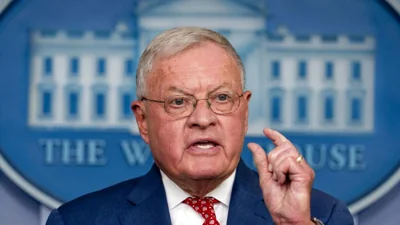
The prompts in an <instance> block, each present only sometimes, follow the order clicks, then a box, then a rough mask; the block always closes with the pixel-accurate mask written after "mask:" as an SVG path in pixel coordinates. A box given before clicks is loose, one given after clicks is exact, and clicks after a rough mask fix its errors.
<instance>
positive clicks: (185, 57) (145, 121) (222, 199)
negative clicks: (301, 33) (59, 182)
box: [47, 27, 353, 225]
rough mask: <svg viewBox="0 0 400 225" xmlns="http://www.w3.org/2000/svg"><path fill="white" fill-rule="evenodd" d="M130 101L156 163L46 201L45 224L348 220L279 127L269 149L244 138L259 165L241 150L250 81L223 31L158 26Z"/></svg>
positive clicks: (258, 224) (335, 224)
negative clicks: (54, 205) (49, 204)
mask: <svg viewBox="0 0 400 225" xmlns="http://www.w3.org/2000/svg"><path fill="white" fill-rule="evenodd" d="M136 94H137V99H138V100H137V101H134V102H133V103H132V110H133V112H134V114H135V117H136V121H137V124H138V127H139V132H140V135H141V137H142V138H143V140H144V141H145V142H146V143H147V144H148V145H149V146H150V149H151V152H152V154H153V157H154V161H155V164H154V166H153V167H152V169H151V170H150V171H149V172H148V173H147V174H146V175H144V176H142V177H138V178H135V179H132V180H128V181H125V182H122V183H120V184H116V185H114V186H112V187H109V188H106V189H104V190H100V191H98V192H94V193H91V194H88V195H85V196H82V197H80V198H78V199H75V200H73V201H71V202H68V203H66V204H64V205H63V206H61V207H60V208H58V209H55V210H53V212H52V213H51V215H50V217H49V219H48V221H47V225H56V224H57V225H61V224H66V225H90V224H97V225H103V224H104V225H106V224H123V225H128V224H131V225H138V224H143V225H144V224H146V225H149V224H154V225H155V224H171V225H183V224H186V225H187V224H193V225H201V224H203V225H209V224H220V225H224V224H229V225H232V224H238V225H239V224H240V225H242V224H251V225H267V224H299V225H300V224H301V225H311V224H327V225H348V224H353V219H352V216H351V214H350V213H349V211H348V209H347V207H346V206H345V205H344V204H343V203H342V202H340V201H338V200H336V199H334V198H333V197H331V196H328V195H327V194H324V193H322V192H320V191H317V190H315V189H312V182H313V179H314V172H313V170H312V169H311V168H310V166H309V165H308V164H307V162H305V160H303V158H302V156H301V155H300V154H299V152H298V151H297V150H296V148H295V147H294V146H293V145H292V144H291V143H290V141H289V140H287V139H286V138H285V137H284V136H283V135H281V134H280V133H279V132H277V131H274V130H271V129H265V130H264V134H265V136H266V137H267V138H269V139H271V140H272V141H273V142H274V144H275V145H276V148H275V149H274V150H272V151H271V152H270V153H269V154H268V155H266V153H265V151H264V150H263V149H262V148H261V147H260V146H259V145H257V144H255V143H250V144H249V145H248V148H249V149H250V150H251V151H252V152H253V156H254V161H255V163H256V166H257V169H258V173H256V172H254V171H252V170H250V169H249V168H248V167H247V166H246V165H245V164H244V163H243V162H242V161H241V159H240V155H241V151H242V148H243V143H244V137H245V134H246V131H247V127H248V104H249V101H250V97H251V92H250V91H245V90H244V68H243V63H242V61H241V59H240V57H239V56H238V54H237V53H236V51H235V50H234V48H233V47H232V46H231V44H230V43H229V42H228V40H226V38H224V37H223V36H222V35H220V34H218V33H216V32H214V31H211V30H208V29H204V28H195V27H183V28H175V29H171V30H167V31H165V32H163V33H161V34H160V35H158V36H157V37H156V38H155V39H154V40H153V41H152V42H151V43H150V44H149V46H148V47H147V48H146V50H145V51H144V53H143V55H142V57H141V59H140V62H139V67H138V70H137V93H136Z"/></svg>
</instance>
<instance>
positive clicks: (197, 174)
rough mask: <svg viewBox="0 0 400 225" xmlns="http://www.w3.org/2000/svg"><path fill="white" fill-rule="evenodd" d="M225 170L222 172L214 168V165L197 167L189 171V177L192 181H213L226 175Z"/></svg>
mask: <svg viewBox="0 0 400 225" xmlns="http://www.w3.org/2000/svg"><path fill="white" fill-rule="evenodd" d="M226 173H227V171H226V170H222V169H221V168H216V167H215V165H210V166H202V167H197V168H195V169H194V170H192V171H190V173H189V176H190V177H191V178H192V179H196V180H203V179H207V180H209V179H214V178H217V177H221V176H223V175H224V174H226Z"/></svg>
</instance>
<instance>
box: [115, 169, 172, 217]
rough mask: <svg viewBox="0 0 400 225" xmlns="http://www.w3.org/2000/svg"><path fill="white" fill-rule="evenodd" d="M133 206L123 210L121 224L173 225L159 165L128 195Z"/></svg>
mask: <svg viewBox="0 0 400 225" xmlns="http://www.w3.org/2000/svg"><path fill="white" fill-rule="evenodd" d="M127 200H128V201H129V202H130V204H131V206H130V207H128V208H127V209H126V210H124V211H123V212H121V214H120V216H119V220H120V223H121V225H141V224H148V225H171V219H170V216H169V210H168V204H167V200H166V196H165V190H164V186H163V184H162V180H161V175H160V171H159V169H158V167H157V166H155V165H154V166H153V167H152V168H151V170H150V171H149V172H148V173H147V174H146V175H145V176H143V178H142V179H141V180H140V181H139V183H138V184H137V186H136V187H134V189H133V190H132V192H131V193H130V194H129V195H128V198H127Z"/></svg>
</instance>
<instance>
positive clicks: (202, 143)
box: [192, 141, 217, 149]
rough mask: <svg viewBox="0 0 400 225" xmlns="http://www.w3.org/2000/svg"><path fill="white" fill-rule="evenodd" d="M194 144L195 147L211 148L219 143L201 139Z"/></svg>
mask: <svg viewBox="0 0 400 225" xmlns="http://www.w3.org/2000/svg"><path fill="white" fill-rule="evenodd" d="M192 146H193V147H195V148H200V149H210V148H214V147H215V146H217V144H216V143H215V142H212V141H199V142H195V143H194V144H193V145H192Z"/></svg>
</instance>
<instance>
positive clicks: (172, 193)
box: [160, 170, 236, 225]
mask: <svg viewBox="0 0 400 225" xmlns="http://www.w3.org/2000/svg"><path fill="white" fill-rule="evenodd" d="M160 172H161V177H162V181H163V184H164V188H165V194H166V196H167V203H168V209H169V214H170V216H171V224H172V225H188V224H191V225H202V224H203V223H204V218H203V217H202V216H201V215H200V214H199V213H198V212H196V211H195V210H194V209H193V208H192V207H190V206H189V205H187V204H185V203H182V201H183V200H185V199H186V198H187V197H191V195H189V194H188V193H186V192H185V191H184V190H182V189H181V188H180V187H179V186H178V185H176V184H175V183H174V182H173V181H172V180H171V179H169V177H168V176H167V175H165V174H164V173H163V172H162V171H160ZM235 173H236V170H235V171H234V172H233V173H232V174H231V175H230V176H229V177H228V178H227V179H226V180H224V181H223V182H222V183H221V184H220V185H219V186H218V187H217V188H216V189H214V190H213V191H211V192H210V193H208V194H207V195H206V197H214V198H216V199H218V201H219V203H216V204H214V210H215V215H216V216H217V220H218V222H219V224H220V225H226V222H227V220H228V206H229V202H230V200H231V193H232V186H233V181H234V179H235Z"/></svg>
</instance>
